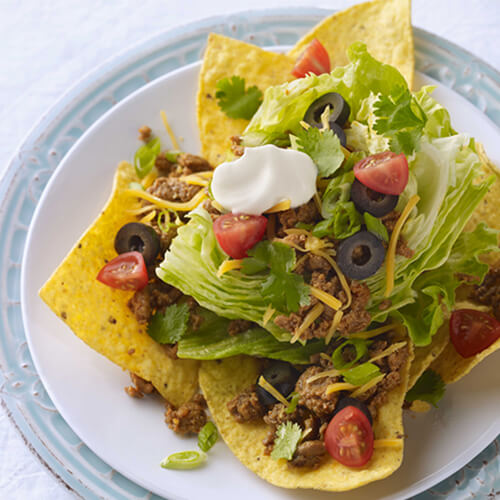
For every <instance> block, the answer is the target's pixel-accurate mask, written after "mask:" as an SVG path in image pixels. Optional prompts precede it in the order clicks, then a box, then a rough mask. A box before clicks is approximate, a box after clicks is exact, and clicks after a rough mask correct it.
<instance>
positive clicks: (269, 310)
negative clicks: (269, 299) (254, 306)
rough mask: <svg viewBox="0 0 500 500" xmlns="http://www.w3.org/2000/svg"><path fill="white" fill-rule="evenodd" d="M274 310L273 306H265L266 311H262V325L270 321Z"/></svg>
mask: <svg viewBox="0 0 500 500" xmlns="http://www.w3.org/2000/svg"><path fill="white" fill-rule="evenodd" d="M275 312H276V309H274V307H272V306H271V305H268V306H267V309H266V312H265V313H264V316H262V326H266V325H267V324H268V323H269V321H271V318H272V317H273V315H274V313H275Z"/></svg>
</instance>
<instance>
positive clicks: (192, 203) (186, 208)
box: [125, 189, 207, 212]
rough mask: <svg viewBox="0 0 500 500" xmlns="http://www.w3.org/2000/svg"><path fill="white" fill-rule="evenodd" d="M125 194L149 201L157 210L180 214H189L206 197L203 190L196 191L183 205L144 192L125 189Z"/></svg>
mask: <svg viewBox="0 0 500 500" xmlns="http://www.w3.org/2000/svg"><path fill="white" fill-rule="evenodd" d="M125 194H127V195H129V196H133V197H136V198H141V199H143V200H146V201H149V202H150V203H152V204H153V205H155V206H157V207H159V208H166V209H170V210H176V211H180V212H190V211H191V210H193V209H194V208H196V207H197V206H198V205H199V204H200V203H201V202H202V201H203V200H204V199H205V198H206V197H207V193H206V191H205V190H204V189H201V190H200V191H198V192H197V193H196V194H195V195H194V196H193V197H192V198H191V199H190V200H189V201H186V202H184V203H180V202H176V201H167V200H163V199H161V198H158V197H156V196H153V195H152V194H150V193H148V192H146V191H139V190H138V189H127V190H126V191H125ZM143 208H145V207H143Z"/></svg>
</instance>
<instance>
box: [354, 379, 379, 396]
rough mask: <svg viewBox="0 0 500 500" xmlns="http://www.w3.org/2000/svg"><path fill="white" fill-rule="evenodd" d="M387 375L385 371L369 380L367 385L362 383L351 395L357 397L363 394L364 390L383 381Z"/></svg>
mask: <svg viewBox="0 0 500 500" xmlns="http://www.w3.org/2000/svg"><path fill="white" fill-rule="evenodd" d="M384 377H385V373H381V374H380V375H379V376H378V377H375V378H372V379H371V380H370V382H367V383H366V384H365V385H362V386H361V387H359V388H358V389H356V390H355V391H354V392H353V393H352V394H351V397H353V398H357V397H358V396H359V395H360V394H363V393H364V392H366V391H368V390H369V389H371V388H372V387H375V386H376V385H377V384H378V383H379V382H381V381H382V379H383V378H384Z"/></svg>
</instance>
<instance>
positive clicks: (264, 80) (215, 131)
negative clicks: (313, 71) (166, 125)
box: [197, 33, 294, 166]
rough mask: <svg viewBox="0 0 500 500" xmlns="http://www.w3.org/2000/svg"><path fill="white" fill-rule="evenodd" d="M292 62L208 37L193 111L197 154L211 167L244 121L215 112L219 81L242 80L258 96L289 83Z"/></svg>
mask: <svg viewBox="0 0 500 500" xmlns="http://www.w3.org/2000/svg"><path fill="white" fill-rule="evenodd" d="M293 65H294V60H293V59H292V58H289V57H288V56H286V55H285V54H276V53H274V52H268V51H266V50H263V49H261V48H259V47H256V46H255V45H249V44H248V43H245V42H240V41H239V40H234V39H232V38H227V37H225V36H222V35H218V34H216V33H211V34H210V35H209V37H208V42H207V48H206V50H205V56H204V58H203V65H202V67H201V70H200V80H199V86H198V97H197V108H198V112H197V113H198V128H199V130H200V141H201V154H202V156H204V157H205V158H206V159H207V160H208V161H209V162H210V163H211V164H212V165H213V166H216V165H219V164H220V163H222V162H223V161H225V160H226V156H227V153H228V151H229V148H230V142H229V141H230V137H231V136H233V135H240V134H241V133H242V132H243V130H244V129H245V127H246V126H247V124H248V121H247V120H243V119H239V120H235V119H233V118H229V117H227V116H226V115H225V113H224V112H223V111H222V110H221V109H220V108H219V106H218V104H217V99H216V98H215V93H216V91H217V89H216V84H217V82H218V81H219V80H221V79H222V78H226V77H227V78H230V77H231V76H233V75H236V76H240V77H242V78H244V79H245V88H248V87H249V86H252V85H256V86H257V87H258V88H259V89H260V90H261V91H262V92H264V90H266V89H267V88H268V87H271V86H272V85H278V84H281V83H284V82H286V81H287V80H291V79H292V78H293V77H292V75H291V73H290V72H291V70H292V68H293Z"/></svg>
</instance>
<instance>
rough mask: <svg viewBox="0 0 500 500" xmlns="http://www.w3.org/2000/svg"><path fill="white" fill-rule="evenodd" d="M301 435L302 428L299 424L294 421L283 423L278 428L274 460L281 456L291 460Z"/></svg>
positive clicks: (273, 453)
mask: <svg viewBox="0 0 500 500" xmlns="http://www.w3.org/2000/svg"><path fill="white" fill-rule="evenodd" d="M301 437H302V429H301V428H300V426H299V425H298V424H296V423H292V422H286V423H282V424H281V425H280V426H279V427H278V429H277V430H276V439H275V440H274V448H273V451H272V452H271V458H273V459H274V460H279V459H280V458H284V459H286V460H291V459H292V457H293V454H294V453H295V450H296V448H297V445H298V444H299V441H300V438H301Z"/></svg>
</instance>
